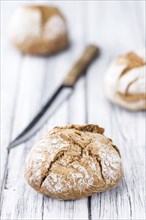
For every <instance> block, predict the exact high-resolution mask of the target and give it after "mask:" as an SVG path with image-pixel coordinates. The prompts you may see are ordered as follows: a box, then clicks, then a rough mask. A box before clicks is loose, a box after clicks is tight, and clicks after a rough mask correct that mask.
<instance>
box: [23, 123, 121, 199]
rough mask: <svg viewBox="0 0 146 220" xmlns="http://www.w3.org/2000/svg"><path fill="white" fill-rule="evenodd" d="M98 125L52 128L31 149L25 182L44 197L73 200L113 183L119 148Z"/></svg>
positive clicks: (116, 180) (116, 177)
mask: <svg viewBox="0 0 146 220" xmlns="http://www.w3.org/2000/svg"><path fill="white" fill-rule="evenodd" d="M103 133H104V129H103V128H100V127H99V126H97V125H90V124H89V125H81V126H80V125H68V126H64V127H55V128H54V129H53V130H51V131H50V132H49V133H48V134H47V135H46V136H45V137H44V138H43V139H41V140H40V141H39V142H38V143H37V144H36V145H35V146H34V147H33V148H32V149H31V151H30V153H29V155H28V157H27V160H26V166H25V176H26V179H27V181H28V183H29V184H30V185H31V186H32V187H33V188H34V189H35V190H37V191H38V192H40V193H43V194H45V195H47V196H50V197H53V198H57V199H63V200H72V199H80V198H82V197H85V196H90V195H92V194H94V193H97V192H102V191H105V190H108V189H110V188H112V187H114V186H116V185H117V184H118V183H119V181H120V179H121V176H122V165H121V157H120V153H119V150H118V149H117V147H116V146H115V145H114V144H113V143H112V140H111V139H109V138H107V137H105V136H104V134H103Z"/></svg>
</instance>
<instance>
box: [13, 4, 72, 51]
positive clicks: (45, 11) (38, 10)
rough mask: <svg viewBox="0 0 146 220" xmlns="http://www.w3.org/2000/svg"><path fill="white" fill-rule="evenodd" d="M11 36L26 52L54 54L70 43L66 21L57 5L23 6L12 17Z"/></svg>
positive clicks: (17, 45) (15, 43)
mask: <svg viewBox="0 0 146 220" xmlns="http://www.w3.org/2000/svg"><path fill="white" fill-rule="evenodd" d="M10 38H11V41H12V43H13V44H14V46H15V47H16V48H18V49H19V50H21V51H22V52H24V53H29V54H36V55H49V54H53V53H56V52H58V51H60V50H62V49H64V48H66V47H67V45H68V33H67V26H66V21H65V19H64V17H63V15H62V14H61V12H60V11H59V10H58V9H57V8H55V7H49V6H23V7H22V8H20V9H18V10H17V11H16V12H15V14H14V15H13V17H12V19H11V22H10Z"/></svg>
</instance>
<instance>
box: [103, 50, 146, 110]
mask: <svg viewBox="0 0 146 220" xmlns="http://www.w3.org/2000/svg"><path fill="white" fill-rule="evenodd" d="M145 68H146V58H145V50H141V51H138V52H129V53H128V54H126V55H123V56H119V57H118V58H117V59H115V60H114V61H113V62H112V64H111V66H110V67H109V69H108V70H107V73H106V76H105V92H106V95H107V97H108V98H109V99H110V100H111V101H112V102H114V103H117V104H119V105H120V106H122V107H124V108H127V109H130V110H144V109H146V81H145V77H146V75H145V70H146V69H145Z"/></svg>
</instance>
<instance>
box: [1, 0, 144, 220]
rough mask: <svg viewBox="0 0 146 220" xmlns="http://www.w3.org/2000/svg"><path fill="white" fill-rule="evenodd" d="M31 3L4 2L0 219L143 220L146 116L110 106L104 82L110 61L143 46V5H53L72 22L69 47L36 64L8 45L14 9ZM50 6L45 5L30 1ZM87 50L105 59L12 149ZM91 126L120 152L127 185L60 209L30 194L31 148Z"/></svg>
mask: <svg viewBox="0 0 146 220" xmlns="http://www.w3.org/2000/svg"><path fill="white" fill-rule="evenodd" d="M28 2H29V3H30V1H5V2H4V1H2V21H1V22H2V36H1V37H2V39H1V40H2V59H1V62H2V65H1V73H2V74H1V80H2V82H1V93H2V95H1V97H2V100H1V104H2V107H1V219H2V220H14V219H16V220H20V219H23V220H26V219H32V220H33V219H37V220H43V219H45V220H47V219H50V220H52V219H56V220H59V219H62V220H64V219H65V220H66V219H67V220H68V219H70V220H72V219H74V220H78V219H80V220H97V219H105V220H106V219H111V220H112V219H115V220H116V219H121V220H122V219H125V220H127V219H133V220H135V219H137V220H139V219H141V220H142V219H145V218H146V216H145V165H146V164H145V145H146V140H145V132H146V128H145V122H146V117H145V116H146V115H145V112H130V111H126V110H124V109H122V108H119V107H118V106H115V105H113V104H111V103H110V102H108V101H107V100H106V98H105V95H104V87H103V79H104V73H105V71H106V68H107V67H108V65H109V63H110V62H111V60H112V59H113V58H114V57H115V56H116V55H118V54H120V53H125V52H127V51H128V50H132V49H137V48H141V47H143V46H144V45H145V21H144V17H145V11H144V6H145V2H144V1H70V2H69V1H49V2H51V4H53V5H57V6H59V7H60V8H61V10H62V11H63V12H64V14H65V16H66V17H67V20H68V29H69V32H70V38H71V46H70V48H69V50H66V51H64V52H62V53H60V54H58V55H56V56H53V57H35V56H34V57H31V56H27V55H22V54H20V53H19V52H18V51H16V50H15V49H14V48H13V47H12V46H11V44H10V42H9V39H8V28H7V27H8V23H9V20H10V18H11V15H12V13H13V12H14V11H15V9H16V8H17V7H18V6H20V5H22V4H27V3H28ZM31 2H32V3H33V4H38V3H40V2H41V4H46V1H31ZM88 43H95V44H97V45H99V46H100V48H101V55H100V57H99V59H98V60H96V61H95V62H94V63H93V65H92V66H91V68H90V69H89V70H88V71H87V73H86V76H85V77H82V78H81V79H80V80H79V81H78V82H77V84H76V87H75V88H74V91H73V93H72V96H71V97H70V98H69V99H68V100H66V102H64V103H63V105H61V106H60V108H59V109H58V111H57V112H55V113H54V115H53V116H52V117H51V118H50V119H48V121H47V122H46V124H45V125H44V127H43V128H42V129H41V130H40V131H39V132H38V134H37V135H36V136H35V137H33V138H32V139H31V140H30V141H28V142H27V143H25V144H22V145H21V146H19V147H16V148H14V149H11V150H10V151H9V152H8V151H7V149H6V147H7V145H8V143H9V142H10V140H12V139H14V137H15V136H16V135H17V134H18V133H19V132H20V131H21V130H22V129H23V128H24V127H25V125H26V124H27V123H28V122H29V121H30V119H31V118H32V117H33V115H34V114H35V113H36V112H37V111H38V110H39V109H40V107H41V106H42V105H43V104H44V103H45V101H46V100H47V99H48V97H49V96H50V95H51V93H52V92H53V90H54V88H55V87H56V86H57V85H58V84H59V83H60V82H61V81H62V80H63V78H64V76H65V75H66V73H67V72H68V71H69V70H70V67H71V66H72V64H73V63H74V62H75V59H77V58H78V57H79V56H80V54H81V53H82V51H83V49H84V47H85V45H86V44H88ZM68 123H74V124H84V123H94V124H99V125H100V126H103V127H104V128H105V131H106V135H107V136H109V137H111V138H112V139H113V141H114V143H115V144H116V145H117V146H118V147H119V148H120V151H121V155H122V160H123V169H124V173H123V179H122V181H121V183H120V184H119V186H118V187H116V188H114V189H112V190H109V191H107V192H105V193H99V194H95V195H94V196H92V197H89V198H85V199H82V200H77V201H57V200H55V199H51V198H48V197H45V196H42V195H41V194H38V193H37V192H35V191H34V190H33V189H31V188H30V187H29V186H28V185H27V183H26V181H25V179H24V162H25V158H26V156H27V154H28V152H29V150H30V148H31V147H32V145H33V144H34V143H35V142H36V141H37V140H38V139H39V138H40V137H41V136H42V134H44V133H45V132H47V131H48V130H50V129H51V128H53V127H54V126H56V125H65V124H68Z"/></svg>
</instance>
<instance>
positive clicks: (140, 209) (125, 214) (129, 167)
mask: <svg viewBox="0 0 146 220" xmlns="http://www.w3.org/2000/svg"><path fill="white" fill-rule="evenodd" d="M131 4H132V3H128V5H127V3H126V2H124V3H123V2H119V3H116V2H110V3H108V4H107V3H105V2H102V3H101V2H100V3H99V2H98V3H96V4H89V5H88V13H89V14H90V15H88V19H89V21H88V26H87V28H88V31H89V29H90V31H89V33H90V34H89V35H88V39H89V40H93V41H95V42H97V40H98V38H99V41H100V43H101V45H103V49H102V56H101V58H100V60H99V62H98V63H97V64H95V66H93V67H92V68H91V69H90V71H88V77H87V91H88V92H87V95H88V109H89V110H88V113H89V114H88V122H91V121H92V122H94V123H100V124H101V125H102V126H104V127H105V128H106V134H107V135H108V136H110V137H112V139H113V140H114V142H115V143H116V144H117V146H119V148H120V150H121V154H122V158H123V168H124V177H123V180H122V182H121V184H120V185H119V186H118V187H117V188H115V189H112V190H110V191H108V192H105V193H100V194H97V195H95V196H93V197H92V198H91V219H144V196H143V191H144V189H143V187H144V172H145V170H144V168H142V167H144V156H143V152H144V151H145V149H144V142H145V139H144V132H145V128H144V114H143V113H141V112H139V113H131V112H129V111H126V110H124V109H121V108H119V107H117V106H114V105H112V104H111V103H109V102H108V101H107V100H106V99H105V97H104V90H103V85H101V82H102V81H103V78H104V73H105V70H106V67H107V66H108V64H109V61H110V60H111V58H112V57H114V56H116V55H117V54H119V53H124V52H125V51H128V50H130V49H135V48H138V47H140V46H141V45H142V38H141V34H140V32H139V31H138V27H137V26H138V24H135V23H134V24H135V25H133V22H134V21H135V15H134V11H133V9H132V7H131ZM126 7H127V8H126ZM103 12H104V13H103ZM105 14H106V16H105ZM129 14H130V17H129ZM123 15H124V17H123ZM94 20H96V25H97V27H98V29H95V28H94V26H93V25H92V26H91V25H90V24H92V23H93V22H94ZM101 20H102V22H103V23H102V24H103V25H102V27H101V25H100V21H101ZM117 20H118V22H117ZM103 26H104V27H103ZM142 31H144V30H142ZM136 32H138V33H136ZM99 35H100V37H99ZM95 100H97V102H95ZM93 108H94V109H93ZM138 137H139V138H138ZM137 138H138V141H137ZM138 158H139V159H138ZM137 181H138V182H137Z"/></svg>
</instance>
